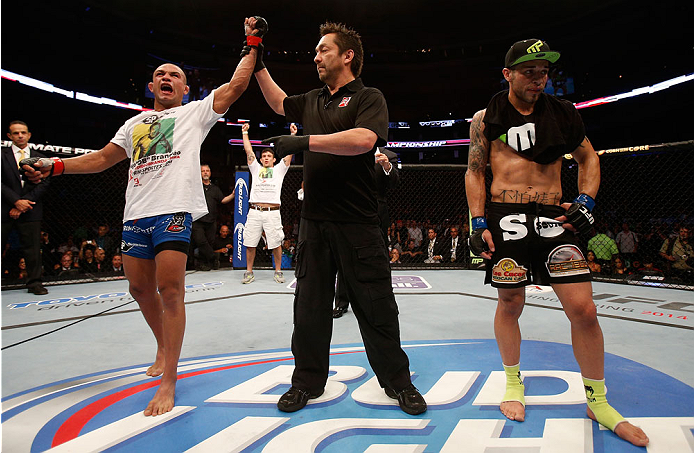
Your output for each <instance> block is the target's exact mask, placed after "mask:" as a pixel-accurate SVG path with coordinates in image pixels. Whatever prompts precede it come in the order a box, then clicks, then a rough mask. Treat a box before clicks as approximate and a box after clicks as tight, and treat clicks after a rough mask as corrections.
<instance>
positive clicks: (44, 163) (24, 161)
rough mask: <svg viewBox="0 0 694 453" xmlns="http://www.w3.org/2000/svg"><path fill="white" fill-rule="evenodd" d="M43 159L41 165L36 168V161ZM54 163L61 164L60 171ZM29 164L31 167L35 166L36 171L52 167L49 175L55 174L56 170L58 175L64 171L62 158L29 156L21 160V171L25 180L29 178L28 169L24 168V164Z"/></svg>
mask: <svg viewBox="0 0 694 453" xmlns="http://www.w3.org/2000/svg"><path fill="white" fill-rule="evenodd" d="M39 161H41V167H39V168H36V167H35V166H34V164H35V163H36V162H39ZM54 163H56V164H58V165H59V166H60V169H59V171H58V172H56V168H55V165H54ZM25 165H27V166H29V167H31V168H33V169H34V170H35V171H37V170H38V171H40V170H41V169H42V168H48V167H50V169H51V170H50V173H48V176H53V173H54V172H55V173H56V174H57V175H60V174H62V173H63V168H64V167H63V161H62V160H61V159H57V158H54V159H49V158H47V157H27V158H25V159H22V160H20V161H19V172H20V173H21V174H22V178H23V179H24V180H25V181H28V180H29V179H28V178H27V170H25V169H24V166H25Z"/></svg>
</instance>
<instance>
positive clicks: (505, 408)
mask: <svg viewBox="0 0 694 453" xmlns="http://www.w3.org/2000/svg"><path fill="white" fill-rule="evenodd" d="M499 409H501V413H502V414H504V415H505V416H506V418H508V419H509V420H515V421H517V422H522V421H524V420H525V407H524V406H523V405H522V404H521V403H519V402H518V401H504V402H503V403H501V405H500V406H499Z"/></svg>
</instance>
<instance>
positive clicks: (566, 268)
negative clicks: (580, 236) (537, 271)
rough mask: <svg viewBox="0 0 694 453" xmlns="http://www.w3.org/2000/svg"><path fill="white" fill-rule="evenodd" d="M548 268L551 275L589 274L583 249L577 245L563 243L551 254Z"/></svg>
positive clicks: (548, 259)
mask: <svg viewBox="0 0 694 453" xmlns="http://www.w3.org/2000/svg"><path fill="white" fill-rule="evenodd" d="M545 264H546V265H547V270H548V271H549V275H550V277H568V276H570V275H580V274H589V273H590V269H588V263H587V262H586V259H585V258H584V257H583V253H581V250H580V249H579V248H578V247H576V246H575V245H561V246H559V247H557V248H555V249H554V250H552V252H551V253H550V254H549V257H548V258H547V263H545Z"/></svg>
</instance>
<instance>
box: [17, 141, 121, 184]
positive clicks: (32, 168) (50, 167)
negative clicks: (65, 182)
mask: <svg viewBox="0 0 694 453" xmlns="http://www.w3.org/2000/svg"><path fill="white" fill-rule="evenodd" d="M126 157H128V155H127V154H126V153H125V150H124V149H123V148H121V147H120V146H118V145H116V144H115V143H110V142H109V144H108V145H106V146H104V147H103V148H101V149H100V150H99V151H95V152H93V153H89V154H84V155H82V156H79V157H71V158H69V159H59V158H57V157H54V158H52V159H48V158H41V159H36V158H33V159H25V160H24V161H22V162H25V161H29V162H28V165H27V164H24V165H22V170H23V171H24V173H25V175H26V177H27V179H28V180H29V181H31V182H33V183H38V182H40V181H41V180H42V179H45V178H47V177H49V176H51V175H61V174H63V173H68V174H71V173H72V174H77V173H99V172H101V171H104V170H106V169H107V168H110V167H112V166H114V165H115V164H117V163H118V162H120V161H122V160H123V159H125V158H126Z"/></svg>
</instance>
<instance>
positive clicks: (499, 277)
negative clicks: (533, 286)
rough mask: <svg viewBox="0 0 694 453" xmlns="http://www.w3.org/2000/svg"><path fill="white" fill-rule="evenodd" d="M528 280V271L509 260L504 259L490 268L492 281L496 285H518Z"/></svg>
mask: <svg viewBox="0 0 694 453" xmlns="http://www.w3.org/2000/svg"><path fill="white" fill-rule="evenodd" d="M527 279H528V269H526V268H525V267H523V266H519V265H518V263H516V262H515V261H514V260H512V259H511V258H504V259H503V260H501V261H499V262H498V263H496V266H494V267H492V281H495V282H497V283H519V282H524V281H526V280H527Z"/></svg>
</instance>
